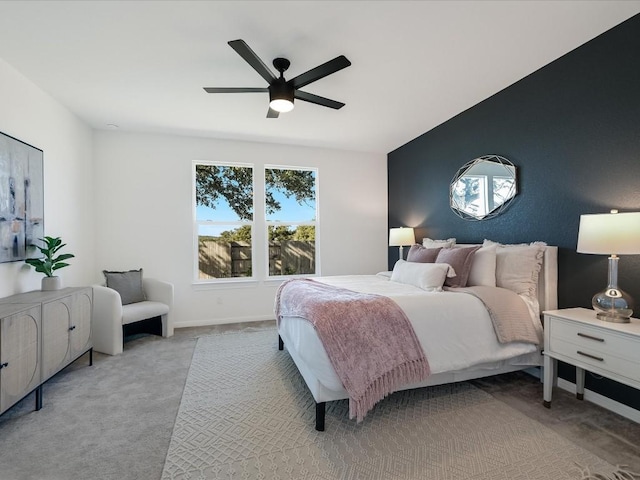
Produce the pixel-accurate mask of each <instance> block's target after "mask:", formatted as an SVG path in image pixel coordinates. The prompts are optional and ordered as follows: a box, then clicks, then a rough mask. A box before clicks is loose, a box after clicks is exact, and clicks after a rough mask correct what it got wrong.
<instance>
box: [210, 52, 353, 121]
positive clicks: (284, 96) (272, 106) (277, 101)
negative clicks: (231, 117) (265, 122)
mask: <svg viewBox="0 0 640 480" xmlns="http://www.w3.org/2000/svg"><path fill="white" fill-rule="evenodd" d="M228 43H229V46H231V48H233V49H234V50H235V51H236V52H237V53H238V55H240V56H241V57H242V58H244V60H245V61H246V62H247V63H248V64H249V65H251V66H252V67H253V69H254V70H255V71H256V72H258V73H259V74H260V76H261V77H262V78H264V79H265V80H266V81H267V82H268V83H269V86H268V87H264V88H259V87H258V88H250V87H249V88H244V87H238V88H233V87H231V88H226V87H222V88H219V87H204V89H205V91H206V92H208V93H248V92H269V111H268V112H267V118H278V115H279V114H280V113H284V112H289V111H291V110H293V99H294V98H297V99H298V100H303V101H305V102H309V103H315V104H316V105H322V106H323V107H329V108H335V109H336V110H337V109H339V108H342V107H344V103H342V102H336V101H335V100H331V99H329V98H325V97H321V96H319V95H314V94H313V93H307V92H303V91H301V90H299V89H300V88H302V87H304V86H305V85H309V84H310V83H311V82H315V81H316V80H320V79H321V78H324V77H326V76H328V75H331V74H332V73H335V72H337V71H338V70H342V69H343V68H346V67H348V66H349V65H351V62H350V61H349V60H347V57H345V56H344V55H340V56H339V57H336V58H334V59H333V60H329V61H328V62H326V63H323V64H322V65H319V66H317V67H315V68H312V69H311V70H309V71H307V72H305V73H302V74H300V75H298V76H297V77H295V78H292V79H291V80H285V78H284V72H286V71H287V69H288V68H289V65H290V64H291V62H289V60H287V59H286V58H276V59H274V60H273V66H274V67H275V69H276V70H277V71H278V72H280V76H279V77H276V76H275V75H274V74H273V73H271V70H269V68H268V67H267V66H266V65H265V64H264V62H263V61H262V60H260V57H258V56H257V55H256V54H255V52H254V51H253V50H251V48H249V45H247V44H246V42H245V41H244V40H232V41H230V42H228Z"/></svg>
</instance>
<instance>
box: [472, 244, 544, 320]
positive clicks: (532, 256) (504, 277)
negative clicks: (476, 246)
mask: <svg viewBox="0 0 640 480" xmlns="http://www.w3.org/2000/svg"><path fill="white" fill-rule="evenodd" d="M483 245H484V246H489V245H497V247H498V248H497V250H496V286H498V287H502V288H508V289H509V290H512V291H514V292H516V293H517V294H518V295H520V296H523V297H527V298H528V300H529V302H530V303H531V304H532V305H534V309H536V308H535V306H536V305H538V275H539V273H540V269H541V268H542V260H543V258H544V248H545V246H546V243H544V242H533V243H530V244H526V243H524V244H520V245H501V244H499V243H496V242H492V241H491V240H485V241H484V244H483ZM538 309H539V308H538Z"/></svg>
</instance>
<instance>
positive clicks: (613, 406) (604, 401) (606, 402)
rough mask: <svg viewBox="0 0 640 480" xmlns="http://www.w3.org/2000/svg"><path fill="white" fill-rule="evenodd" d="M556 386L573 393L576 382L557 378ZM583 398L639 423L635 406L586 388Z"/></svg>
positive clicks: (638, 413) (639, 419)
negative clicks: (632, 406)
mask: <svg viewBox="0 0 640 480" xmlns="http://www.w3.org/2000/svg"><path fill="white" fill-rule="evenodd" d="M558 387H559V388H561V389H563V390H566V391H567V392H571V393H573V394H574V395H575V393H576V384H575V383H572V382H570V381H568V380H565V379H564V378H558ZM584 399H585V400H588V401H590V402H591V403H595V404H596V405H599V406H600V407H603V408H606V409H607V410H611V411H612V412H615V413H617V414H618V415H622V416H623V417H625V418H628V419H629V420H633V421H634V422H636V423H640V410H636V409H635V408H631V407H629V406H628V405H625V404H623V403H620V402H616V401H615V400H612V399H610V398H609V397H605V396H604V395H600V394H599V393H596V392H593V391H591V390H588V389H586V388H585V390H584Z"/></svg>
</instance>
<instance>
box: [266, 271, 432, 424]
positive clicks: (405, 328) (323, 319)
mask: <svg viewBox="0 0 640 480" xmlns="http://www.w3.org/2000/svg"><path fill="white" fill-rule="evenodd" d="M275 313H276V319H277V322H278V325H279V324H280V319H281V317H283V316H287V317H299V318H302V319H304V320H307V321H309V322H311V323H312V324H313V326H314V328H315V330H316V332H317V333H318V337H319V338H320V341H321V342H322V344H323V345H324V348H325V350H326V351H327V355H328V357H329V360H330V361H331V364H332V365H333V368H334V369H335V371H336V374H337V375H338V378H340V380H341V381H342V385H343V386H344V388H345V390H346V391H347V393H348V394H349V418H353V417H356V419H357V421H358V422H360V421H361V420H362V419H363V418H364V416H365V414H366V413H367V412H368V411H369V410H371V409H372V408H373V406H374V405H375V404H376V403H377V402H379V401H380V400H382V399H383V398H384V397H386V396H387V395H389V394H390V393H392V392H394V391H396V390H397V389H398V388H400V387H402V386H403V385H407V384H410V383H416V382H420V381H422V380H424V379H426V378H427V377H428V376H429V373H430V370H429V363H428V362H427V358H426V357H425V354H424V352H423V350H422V346H421V345H420V341H419V340H418V337H417V336H416V334H415V332H414V331H413V327H412V326H411V323H410V322H409V320H408V319H407V316H406V315H405V314H404V312H403V311H402V309H401V308H400V307H399V306H398V305H397V304H396V303H395V302H394V301H393V300H392V299H390V298H387V297H384V296H380V295H372V294H365V293H358V292H354V291H351V290H347V289H344V288H338V287H333V286H330V285H326V284H324V283H320V282H316V281H313V280H311V279H301V280H298V279H296V280H289V281H286V282H284V283H283V284H282V285H281V286H280V288H279V289H278V293H277V294H276V305H275Z"/></svg>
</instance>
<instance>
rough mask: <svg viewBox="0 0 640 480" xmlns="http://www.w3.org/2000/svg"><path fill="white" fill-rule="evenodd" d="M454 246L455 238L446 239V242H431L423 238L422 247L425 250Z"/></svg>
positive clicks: (429, 239) (431, 240)
mask: <svg viewBox="0 0 640 480" xmlns="http://www.w3.org/2000/svg"><path fill="white" fill-rule="evenodd" d="M455 244H456V239H455V238H447V239H446V240H433V239H431V238H423V239H422V246H423V247H425V248H438V247H440V248H451V247H453V246H454V245H455Z"/></svg>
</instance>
